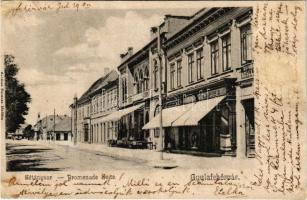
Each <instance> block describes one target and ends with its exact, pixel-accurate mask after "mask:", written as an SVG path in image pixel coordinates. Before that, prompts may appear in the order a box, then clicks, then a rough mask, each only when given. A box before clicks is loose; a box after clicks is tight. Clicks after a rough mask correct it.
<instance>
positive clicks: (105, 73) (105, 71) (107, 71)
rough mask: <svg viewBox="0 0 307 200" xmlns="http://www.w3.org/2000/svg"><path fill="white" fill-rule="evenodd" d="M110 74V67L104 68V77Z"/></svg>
mask: <svg viewBox="0 0 307 200" xmlns="http://www.w3.org/2000/svg"><path fill="white" fill-rule="evenodd" d="M109 72H110V68H109V67H105V68H104V75H107V74H108V73H109Z"/></svg>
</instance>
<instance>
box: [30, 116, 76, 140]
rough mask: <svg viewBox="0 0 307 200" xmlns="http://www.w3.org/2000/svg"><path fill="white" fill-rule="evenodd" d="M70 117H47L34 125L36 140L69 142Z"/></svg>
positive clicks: (70, 135)
mask: <svg viewBox="0 0 307 200" xmlns="http://www.w3.org/2000/svg"><path fill="white" fill-rule="evenodd" d="M71 123H72V122H71V117H69V116H67V115H47V116H46V117H43V118H42V119H40V117H39V118H38V121H37V123H36V124H35V125H34V131H35V137H34V139H36V140H67V141H69V140H71V138H72V134H71ZM61 135H62V136H61Z"/></svg>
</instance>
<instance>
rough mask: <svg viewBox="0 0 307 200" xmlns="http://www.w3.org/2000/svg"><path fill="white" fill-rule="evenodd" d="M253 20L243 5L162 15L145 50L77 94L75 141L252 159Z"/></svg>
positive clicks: (130, 52) (127, 55) (123, 60)
mask: <svg viewBox="0 0 307 200" xmlns="http://www.w3.org/2000/svg"><path fill="white" fill-rule="evenodd" d="M251 18H252V8H248V7H223V8H204V9H201V10H199V11H198V12H197V13H195V14H193V15H191V16H173V15H166V16H165V18H164V21H163V22H162V23H161V24H160V25H159V26H157V27H154V28H152V30H151V40H150V41H149V42H148V43H147V44H146V45H145V46H144V47H143V48H141V49H140V50H138V51H137V52H135V53H134V52H133V48H132V47H129V48H128V50H127V51H126V52H125V53H123V54H121V55H120V57H121V63H120V65H119V66H117V69H118V71H119V74H118V75H117V72H112V74H113V75H112V76H109V78H108V76H106V77H104V78H101V79H100V80H98V81H96V82H95V83H94V84H93V85H92V86H91V87H90V88H89V90H88V91H86V92H85V93H84V94H83V95H82V96H81V97H80V99H75V102H74V104H72V105H71V108H72V117H73V121H74V122H75V123H73V132H74V133H76V134H77V136H78V137H76V138H75V139H76V142H90V143H102V144H105V143H106V142H108V143H109V144H110V145H116V146H125V147H140V148H147V147H149V148H154V149H157V150H165V149H167V150H169V151H171V152H173V153H186V154H194V155H203V156H226V155H228V156H237V157H253V156H254V149H255V135H254V96H253V75H254V73H253V72H254V70H253V58H252V30H251ZM110 77H111V78H110ZM160 96H161V98H159V97H160ZM160 100H161V102H162V124H160V115H161V105H160V104H161V102H160ZM74 118H75V119H74ZM161 125H162V127H163V128H162V133H160V129H159V127H160V126H161Z"/></svg>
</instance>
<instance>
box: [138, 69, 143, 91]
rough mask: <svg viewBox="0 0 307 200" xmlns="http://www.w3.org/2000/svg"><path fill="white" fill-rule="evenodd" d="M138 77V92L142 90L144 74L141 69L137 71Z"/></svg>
mask: <svg viewBox="0 0 307 200" xmlns="http://www.w3.org/2000/svg"><path fill="white" fill-rule="evenodd" d="M139 78H140V86H139V89H140V91H139V93H141V92H143V91H144V75H143V71H142V70H140V71H139Z"/></svg>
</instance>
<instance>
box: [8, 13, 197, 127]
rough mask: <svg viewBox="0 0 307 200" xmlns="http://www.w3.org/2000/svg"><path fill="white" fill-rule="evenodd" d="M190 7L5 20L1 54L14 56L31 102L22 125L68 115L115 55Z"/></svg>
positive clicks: (32, 15)
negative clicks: (53, 116)
mask: <svg viewBox="0 0 307 200" xmlns="http://www.w3.org/2000/svg"><path fill="white" fill-rule="evenodd" d="M197 10H199V8H189V9H175V8H165V9H150V8H146V9H145V8H144V9H109V8H108V9H103V8H102V9H101V8H100V9H86V10H85V9H84V10H79V11H78V12H77V11H76V10H64V11H61V12H59V13H56V12H51V11H50V12H37V13H19V14H18V15H16V16H14V17H7V18H3V21H2V29H3V32H2V33H3V35H2V42H3V50H4V53H5V54H12V55H13V56H15V62H16V63H17V64H18V66H19V68H20V71H19V73H18V76H17V77H18V79H19V80H20V81H21V82H22V83H24V84H25V87H26V90H27V91H28V92H29V93H30V95H31V98H32V101H31V103H30V104H29V107H30V109H29V114H28V115H27V116H26V122H27V123H30V124H35V122H36V121H37V115H38V113H40V115H41V116H46V115H50V114H53V110H54V109H55V110H56V114H68V115H70V109H69V105H70V104H71V103H72V102H73V97H74V95H77V97H80V96H81V95H82V94H83V92H85V91H86V90H87V89H88V88H89V86H90V85H91V84H92V83H93V82H95V80H97V79H98V78H100V77H101V76H102V75H103V74H104V68H106V67H107V68H110V69H116V68H117V66H118V64H119V63H120V58H119V55H120V54H121V53H124V52H125V51H126V50H127V47H129V46H132V47H133V48H134V51H137V50H138V49H140V48H141V47H142V46H144V45H145V44H146V43H147V42H149V40H150V27H152V26H157V25H159V24H160V23H162V21H163V18H164V15H165V14H173V15H191V14H193V13H195V12H196V11H197Z"/></svg>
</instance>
